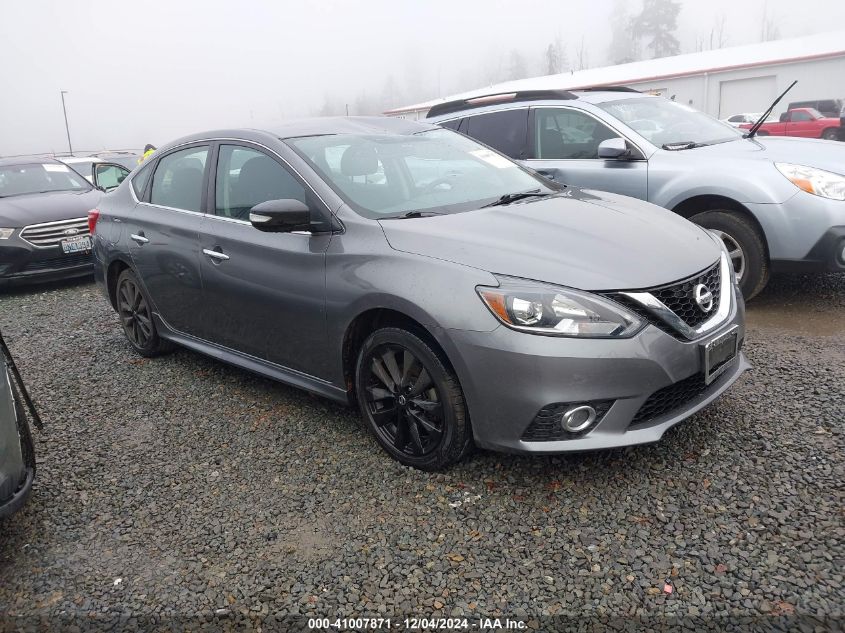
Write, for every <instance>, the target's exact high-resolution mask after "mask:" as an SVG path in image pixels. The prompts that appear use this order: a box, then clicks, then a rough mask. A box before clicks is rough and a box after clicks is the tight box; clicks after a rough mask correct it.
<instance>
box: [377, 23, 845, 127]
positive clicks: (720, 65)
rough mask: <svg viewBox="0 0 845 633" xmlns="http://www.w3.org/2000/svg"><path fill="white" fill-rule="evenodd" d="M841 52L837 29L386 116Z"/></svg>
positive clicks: (841, 34)
mask: <svg viewBox="0 0 845 633" xmlns="http://www.w3.org/2000/svg"><path fill="white" fill-rule="evenodd" d="M840 56H845V31H833V32H830V33H819V34H817V35H809V36H806V37H798V38H793V39H786V40H775V41H772V42H761V43H758V44H748V45H746V46H733V47H730V48H720V49H716V50H710V51H701V52H699V53H689V54H686V55H676V56H674V57H661V58H660V59H648V60H643V61H639V62H632V63H630V64H619V65H617V66H605V67H603V68H590V69H587V70H579V71H572V72H565V73H561V74H559V75H544V76H542V77H533V78H531V79H518V80H516V81H506V82H503V83H500V84H495V85H493V86H486V87H484V88H478V89H476V90H470V91H467V92H462V93H459V94H455V95H450V96H448V97H445V98H442V99H433V100H431V101H425V102H423V103H417V104H415V105H409V106H404V107H401V108H395V109H392V110H388V111H386V112H385V114H388V115H390V114H393V115H396V114H403V113H406V112H419V111H424V110H428V109H429V108H430V107H432V106H433V105H436V104H438V103H443V102H445V101H454V100H458V99H469V98H472V97H478V96H481V95H486V94H491V93H503V92H514V91H519V90H578V89H579V88H589V87H595V86H622V85H630V84H638V83H644V82H653V81H659V80H666V79H674V78H677V77H688V76H691V75H700V74H704V73H714V72H724V71H728V70H737V69H742V68H751V67H754V66H768V65H772V64H787V63H795V62H800V61H807V60H815V59H825V58H830V57H840Z"/></svg>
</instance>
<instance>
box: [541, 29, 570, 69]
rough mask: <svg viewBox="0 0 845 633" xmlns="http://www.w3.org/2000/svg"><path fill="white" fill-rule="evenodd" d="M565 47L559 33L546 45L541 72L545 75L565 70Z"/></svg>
mask: <svg viewBox="0 0 845 633" xmlns="http://www.w3.org/2000/svg"><path fill="white" fill-rule="evenodd" d="M566 66H567V60H566V49H565V48H564V46H563V41H562V40H561V37H560V35H558V36H557V37H556V38H555V41H554V42H552V43H550V44H549V45H548V46H547V47H546V51H545V53H544V56H543V69H542V71H541V72H543V73H544V74H546V75H558V74H560V73H562V72H564V71H565V70H566Z"/></svg>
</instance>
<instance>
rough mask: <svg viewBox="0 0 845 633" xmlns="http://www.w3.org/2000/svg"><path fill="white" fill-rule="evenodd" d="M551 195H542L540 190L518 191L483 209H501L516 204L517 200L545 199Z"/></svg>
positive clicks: (484, 206) (483, 206) (507, 194)
mask: <svg viewBox="0 0 845 633" xmlns="http://www.w3.org/2000/svg"><path fill="white" fill-rule="evenodd" d="M550 195H551V193H548V192H547V193H542V192H541V191H540V190H539V189H532V190H531V191H518V192H516V193H506V194H505V195H503V196H500V197H499V199H498V200H494V201H493V202H491V203H490V204H485V205H482V207H481V208H482V209H486V208H487V207H499V206H503V205H506V204H511V203H512V202H516V201H517V200H523V199H525V198H536V197H540V198H542V197H544V196H550Z"/></svg>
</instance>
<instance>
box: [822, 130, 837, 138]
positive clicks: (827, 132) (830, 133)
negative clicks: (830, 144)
mask: <svg viewBox="0 0 845 633" xmlns="http://www.w3.org/2000/svg"><path fill="white" fill-rule="evenodd" d="M822 138H823V139H825V140H826V141H838V140H839V128H835V127H831V128H828V129H826V130H825V131H824V132H822Z"/></svg>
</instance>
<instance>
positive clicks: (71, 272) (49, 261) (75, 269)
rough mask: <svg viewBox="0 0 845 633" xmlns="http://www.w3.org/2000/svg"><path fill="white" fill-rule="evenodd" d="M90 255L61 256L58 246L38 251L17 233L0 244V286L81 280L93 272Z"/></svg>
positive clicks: (62, 254) (38, 249) (0, 241)
mask: <svg viewBox="0 0 845 633" xmlns="http://www.w3.org/2000/svg"><path fill="white" fill-rule="evenodd" d="M92 261H93V260H92V259H91V253H90V251H89V252H87V253H84V252H83V253H75V254H72V255H65V254H64V253H63V252H62V249H61V247H60V246H51V247H46V248H38V247H35V246H32V245H31V244H29V243H28V242H26V241H24V240H22V239H20V237H18V235H17V233H16V234H15V235H13V236H12V237H10V238H9V239H7V240H0V286H3V285H10V284H16V283H20V284H25V283H30V282H44V281H56V280H59V279H71V278H74V277H84V276H87V275H90V274H91V273H92V272H93V264H92Z"/></svg>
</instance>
